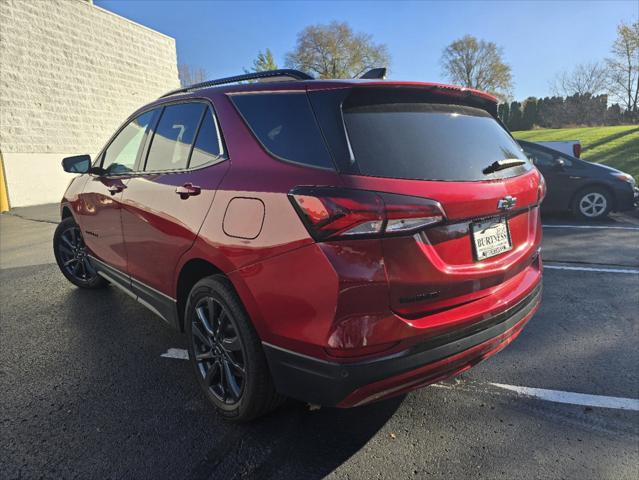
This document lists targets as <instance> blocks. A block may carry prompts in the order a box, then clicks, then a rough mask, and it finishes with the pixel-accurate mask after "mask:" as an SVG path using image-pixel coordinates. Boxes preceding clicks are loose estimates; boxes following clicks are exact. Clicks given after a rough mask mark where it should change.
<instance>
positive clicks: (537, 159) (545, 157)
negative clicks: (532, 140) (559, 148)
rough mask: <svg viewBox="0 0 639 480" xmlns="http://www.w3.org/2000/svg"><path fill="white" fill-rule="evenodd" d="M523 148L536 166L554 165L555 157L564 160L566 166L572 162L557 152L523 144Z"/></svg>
mask: <svg viewBox="0 0 639 480" xmlns="http://www.w3.org/2000/svg"><path fill="white" fill-rule="evenodd" d="M523 149H524V152H525V153H526V155H527V156H528V158H530V159H532V161H533V163H534V164H535V165H536V166H537V167H554V166H555V165H556V164H555V158H561V159H562V160H563V161H564V166H566V167H569V166H571V165H572V162H571V161H570V160H569V159H568V158H566V157H564V156H563V155H560V154H559V153H557V154H553V153H550V152H547V151H545V150H541V149H536V148H533V147H529V146H525V147H523Z"/></svg>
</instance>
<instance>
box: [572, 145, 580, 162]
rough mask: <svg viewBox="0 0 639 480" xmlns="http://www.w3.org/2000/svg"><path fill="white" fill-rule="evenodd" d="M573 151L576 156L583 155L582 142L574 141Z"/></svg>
mask: <svg viewBox="0 0 639 480" xmlns="http://www.w3.org/2000/svg"><path fill="white" fill-rule="evenodd" d="M572 153H573V154H574V155H575V157H577V158H579V157H580V156H581V143H574V144H573V146H572Z"/></svg>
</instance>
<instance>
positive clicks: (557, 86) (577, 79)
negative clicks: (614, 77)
mask: <svg viewBox="0 0 639 480" xmlns="http://www.w3.org/2000/svg"><path fill="white" fill-rule="evenodd" d="M607 86H608V71H607V69H606V67H605V66H604V65H602V64H601V63H598V62H590V63H580V64H579V65H577V66H575V68H574V69H573V70H572V71H564V72H561V73H558V74H557V75H556V76H555V79H554V81H553V83H552V90H553V94H554V95H557V96H560V97H569V96H571V95H575V94H577V95H585V94H586V93H590V94H592V95H598V94H600V93H604V92H605V91H606V89H607Z"/></svg>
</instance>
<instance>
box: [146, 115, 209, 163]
mask: <svg viewBox="0 0 639 480" xmlns="http://www.w3.org/2000/svg"><path fill="white" fill-rule="evenodd" d="M205 108H206V106H205V105H204V104H203V103H180V104H177V105H168V106H166V107H164V110H163V111H162V116H161V117H160V121H159V123H158V126H157V127H156V128H155V133H154V135H153V140H151V147H150V148H149V153H148V156H147V159H146V167H145V168H144V170H146V171H156V170H178V169H182V168H186V165H187V162H188V159H189V153H190V152H191V145H192V144H193V139H194V138H195V132H196V130H197V127H198V125H199V123H200V118H202V113H203V112H204V109H205Z"/></svg>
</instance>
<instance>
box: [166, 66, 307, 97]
mask: <svg viewBox="0 0 639 480" xmlns="http://www.w3.org/2000/svg"><path fill="white" fill-rule="evenodd" d="M277 77H282V78H292V79H293V80H313V77H311V76H310V75H309V74H307V73H304V72H300V71H299V70H292V69H289V68H285V69H280V70H267V71H265V72H253V73H247V74H244V75H235V76H234V77H226V78H218V79H217V80H207V81H206V82H201V83H195V84H193V85H189V86H188V87H183V88H178V89H176V90H171V91H170V92H168V93H165V94H164V95H162V96H161V97H160V98H164V97H168V96H170V95H175V94H176V93H184V92H190V91H192V90H197V89H200V88H207V87H214V86H216V85H225V84H227V83H237V82H244V81H247V80H261V79H265V78H277Z"/></svg>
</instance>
